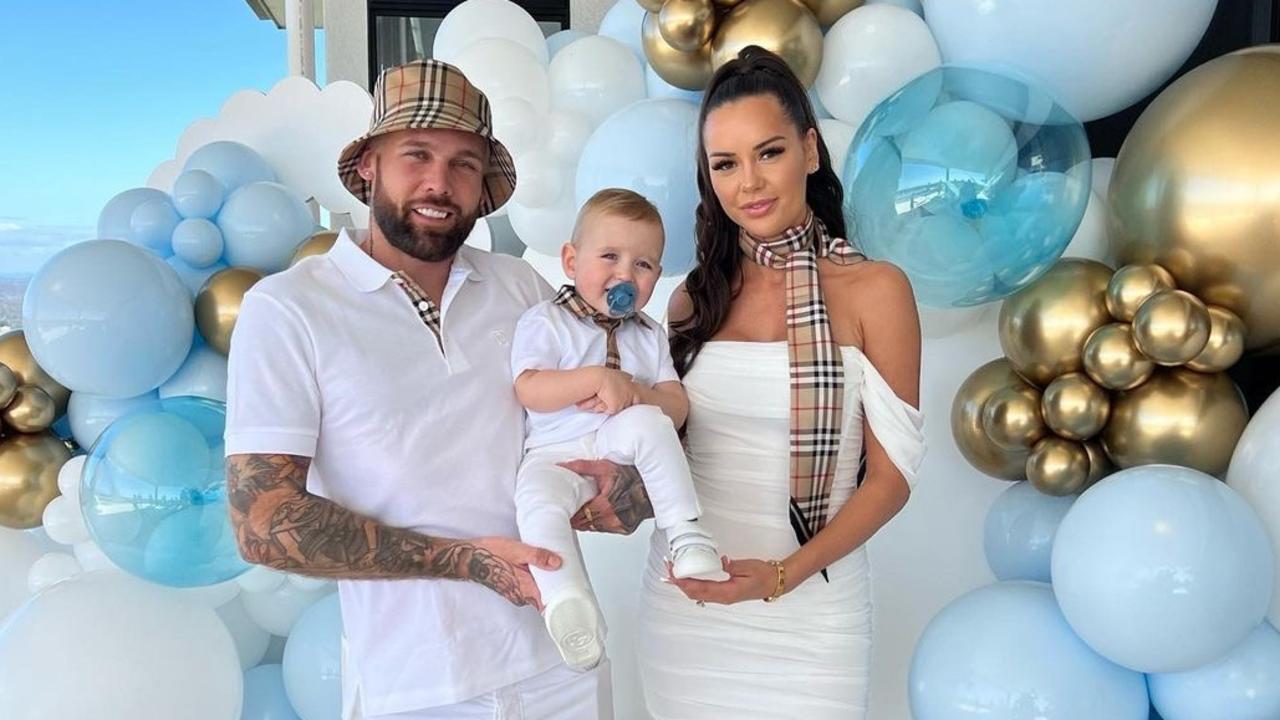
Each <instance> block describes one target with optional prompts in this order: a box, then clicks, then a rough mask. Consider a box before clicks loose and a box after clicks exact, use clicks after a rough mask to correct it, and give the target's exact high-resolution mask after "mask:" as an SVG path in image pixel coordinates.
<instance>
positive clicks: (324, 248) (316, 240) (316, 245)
mask: <svg viewBox="0 0 1280 720" xmlns="http://www.w3.org/2000/svg"><path fill="white" fill-rule="evenodd" d="M337 241H338V233H336V232H329V231H328V230H326V231H324V232H318V233H316V234H315V235H312V236H311V237H309V238H307V239H306V240H303V241H302V244H301V245H299V246H298V249H297V250H294V251H293V259H292V260H290V261H289V267H293V266H294V265H297V264H298V261H299V260H302V259H303V258H309V257H311V256H312V255H323V254H325V253H327V252H329V250H330V249H331V248H332V247H333V244H334V243H335V242H337Z"/></svg>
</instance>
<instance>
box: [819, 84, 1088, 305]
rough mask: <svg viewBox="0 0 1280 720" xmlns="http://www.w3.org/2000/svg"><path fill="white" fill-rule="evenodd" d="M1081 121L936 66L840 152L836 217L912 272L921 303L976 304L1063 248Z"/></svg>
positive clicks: (1011, 286) (1048, 102)
mask: <svg viewBox="0 0 1280 720" xmlns="http://www.w3.org/2000/svg"><path fill="white" fill-rule="evenodd" d="M1088 160H1089V145H1088V141H1087V139H1086V138H1085V134H1084V127H1083V126H1082V125H1081V124H1080V122H1079V121H1077V120H1076V119H1075V118H1073V117H1071V115H1070V114H1069V113H1067V112H1066V111H1065V110H1064V109H1063V108H1062V107H1061V106H1060V105H1058V104H1057V103H1056V102H1055V101H1054V100H1053V98H1052V97H1050V96H1049V95H1048V94H1047V93H1046V92H1045V91H1044V90H1043V89H1041V88H1039V87H1037V86H1035V85H1032V84H1029V83H1028V82H1027V81H1026V80H1025V79H1019V78H1014V77H1011V76H1009V75H1007V74H1002V73H998V72H995V71H993V70H990V69H981V68H973V67H957V66H943V67H940V68H937V69H935V70H932V71H930V72H928V73H925V74H924V75H921V76H920V77H918V78H916V79H915V80H912V81H911V82H909V83H907V85H905V86H904V87H903V88H901V89H900V90H898V91H897V92H896V93H894V94H893V95H891V96H889V97H888V98H887V99H885V100H884V101H883V102H882V103H880V104H879V105H878V106H876V108H875V109H874V110H873V111H872V112H871V114H870V115H869V116H868V117H867V119H866V120H865V121H864V122H863V123H862V126H861V127H860V128H859V129H858V133H857V135H855V136H854V139H853V142H852V143H851V144H850V146H849V154H848V156H847V159H846V162H845V170H844V178H843V185H844V189H845V216H846V218H847V219H848V221H849V225H850V227H852V228H856V237H857V240H858V242H859V244H860V245H861V247H862V249H863V250H864V251H865V252H866V253H867V254H868V255H869V256H871V257H873V258H876V259H881V260H888V261H890V262H893V263H895V264H897V265H898V266H899V267H901V268H902V269H903V270H904V271H905V272H906V273H907V275H908V277H910V278H911V283H912V287H913V289H914V290H915V293H916V297H917V298H919V299H920V302H922V303H924V304H927V305H932V306H935V307H960V306H967V305H978V304H982V303H985V302H990V301H992V300H998V299H1000V298H1003V297H1006V296H1008V295H1010V294H1012V293H1014V292H1016V291H1017V290H1019V289H1021V288H1022V287H1025V286H1026V285H1027V284H1029V283H1031V282H1033V281H1034V280H1035V279H1036V278H1038V277H1039V276H1040V275H1042V274H1043V273H1044V272H1046V271H1047V270H1048V269H1049V268H1050V267H1051V266H1052V265H1053V263H1054V262H1055V261H1056V260H1057V259H1058V257H1059V256H1060V255H1061V254H1062V251H1063V250H1064V249H1065V248H1066V246H1067V243H1069V242H1070V241H1071V237H1072V236H1073V235H1074V234H1075V230H1076V227H1077V226H1078V225H1079V224H1080V220H1081V218H1083V217H1084V209H1085V205H1086V204H1087V202H1088V199H1089V192H1090V177H1089V175H1090V163H1089V162H1087V161H1088Z"/></svg>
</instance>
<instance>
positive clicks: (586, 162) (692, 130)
mask: <svg viewBox="0 0 1280 720" xmlns="http://www.w3.org/2000/svg"><path fill="white" fill-rule="evenodd" d="M697 124H698V108H697V107H695V106H694V105H692V104H691V103H687V102H684V101H683V100H672V99H666V98H662V99H656V100H640V101H639V102H636V103H633V104H631V105H629V106H627V107H625V108H623V109H622V110H619V111H618V112H616V113H614V114H613V115H611V116H609V118H608V119H606V120H605V121H604V122H603V123H601V124H600V127H598V128H596V131H595V132H594V133H592V135H591V139H590V140H588V141H587V145H586V147H585V148H584V149H583V151H582V159H581V160H580V161H579V162H578V177H577V182H576V183H575V193H574V197H575V200H576V202H577V204H578V206H579V207H581V206H582V204H583V203H585V202H586V201H587V199H588V198H590V197H591V196H592V195H593V194H595V193H596V192H597V191H599V190H603V189H604V188H612V187H618V188H627V189H629V190H634V191H636V192H637V193H640V194H641V195H643V196H645V197H646V198H648V200H649V201H650V202H652V203H653V204H654V205H655V206H657V208H658V213H659V214H661V215H662V228H663V230H664V231H665V233H666V246H665V248H664V249H663V253H662V274H663V275H680V274H683V273H686V272H688V271H689V270H690V269H691V268H692V267H693V263H694V251H695V249H694V235H693V222H694V211H695V210H696V209H697V207H698V182H697V177H696V175H695V172H696V164H695V162H694V154H695V152H696V150H695V148H696V145H697V143H696V138H697ZM566 239H567V238H566Z"/></svg>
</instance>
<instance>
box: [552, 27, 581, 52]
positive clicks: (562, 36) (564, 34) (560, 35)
mask: <svg viewBox="0 0 1280 720" xmlns="http://www.w3.org/2000/svg"><path fill="white" fill-rule="evenodd" d="M587 35H590V33H585V32H583V31H581V30H574V29H572V28H570V29H568V30H561V31H559V32H555V33H551V34H550V35H548V36H547V57H548V59H550V58H554V57H555V56H556V53H558V52H560V51H561V50H563V49H564V48H565V46H567V45H568V44H569V43H571V42H573V41H574V40H581V39H582V38H584V37H586V36H587Z"/></svg>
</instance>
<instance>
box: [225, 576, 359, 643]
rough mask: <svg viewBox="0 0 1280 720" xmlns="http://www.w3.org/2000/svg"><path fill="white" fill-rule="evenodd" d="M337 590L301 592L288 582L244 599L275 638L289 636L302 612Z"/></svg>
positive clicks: (245, 607)
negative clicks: (276, 636)
mask: <svg viewBox="0 0 1280 720" xmlns="http://www.w3.org/2000/svg"><path fill="white" fill-rule="evenodd" d="M334 589H335V588H334V587H333V586H332V585H326V586H324V587H321V588H319V589H316V590H300V589H299V588H298V587H297V586H295V585H294V584H293V583H288V582H286V583H283V584H282V585H280V587H278V588H276V589H275V590H271V591H269V592H264V593H254V592H244V593H241V594H240V600H241V602H243V603H244V609H245V610H246V611H248V613H249V617H251V618H253V621H254V622H255V623H257V624H258V627H260V628H262V629H263V630H266V631H267V632H269V633H271V634H272V635H281V636H288V635H289V631H290V630H292V629H293V624H294V623H295V622H297V621H298V616H299V615H301V614H302V611H303V610H306V609H307V608H308V607H309V606H310V605H311V603H313V602H315V601H316V600H319V599H320V598H322V597H324V596H325V595H327V594H329V593H330V592H333V590H334Z"/></svg>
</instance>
